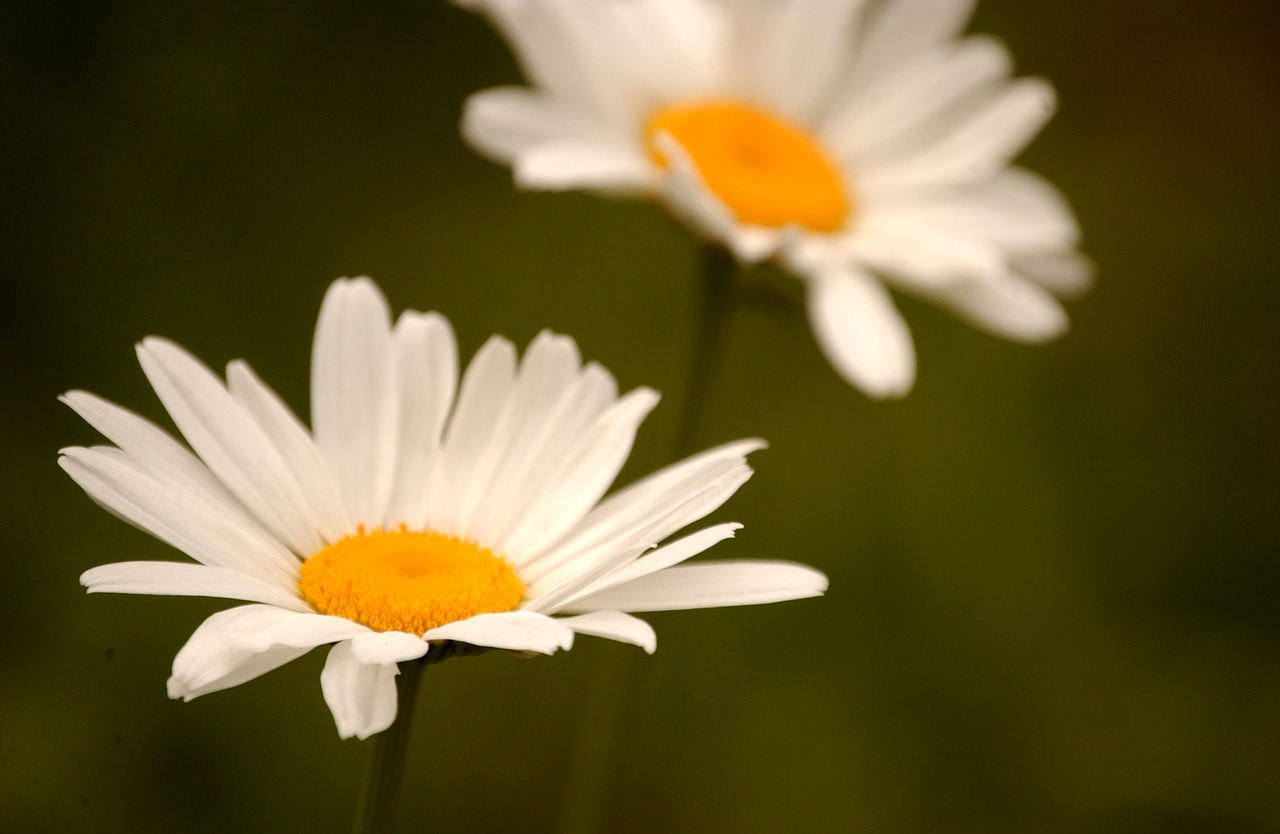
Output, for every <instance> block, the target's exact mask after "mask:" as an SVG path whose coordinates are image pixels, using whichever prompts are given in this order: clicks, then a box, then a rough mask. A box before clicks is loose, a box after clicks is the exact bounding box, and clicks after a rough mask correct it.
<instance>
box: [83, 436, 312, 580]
mask: <svg viewBox="0 0 1280 834" xmlns="http://www.w3.org/2000/svg"><path fill="white" fill-rule="evenodd" d="M58 464H59V465H60V466H61V467H62V468H63V469H64V470H65V471H66V472H67V474H68V475H70V476H71V477H72V479H74V480H75V482H76V483H77V484H79V485H80V487H81V488H82V489H83V490H84V491H85V492H87V493H88V494H89V496H90V497H91V498H93V500H95V501H97V502H98V503H99V504H101V505H102V506H103V507H105V508H106V509H108V510H110V511H111V512H112V513H114V514H116V515H117V516H119V517H120V518H122V519H124V520H125V521H128V522H129V523H130V524H135V525H137V526H138V527H139V528H141V529H143V530H145V531H146V532H148V533H150V534H151V535H153V536H155V537H156V538H158V539H160V540H161V541H163V542H166V543H168V544H170V545H172V546H173V547H176V548H178V549H179V550H181V551H182V552H183V553H186V554H187V555H188V556H190V557H192V558H193V559H195V560H196V561H198V562H201V563H202V564H206V565H210V566H214V567H222V568H228V569H230V570H234V571H237V572H239V573H242V574H245V575H248V576H252V577H256V578H258V579H261V580H263V581H266V582H271V583H273V584H276V585H278V586H281V587H289V586H290V585H292V584H293V583H295V582H297V578H298V560H297V557H295V556H294V555H293V554H292V553H290V552H289V550H288V549H287V548H285V547H284V546H283V545H282V544H280V543H279V542H278V541H275V540H274V539H271V538H269V537H266V536H261V535H259V533H258V531H257V530H256V529H254V528H253V527H249V526H246V525H244V524H243V523H241V521H240V519H239V518H238V517H237V516H236V515H235V514H227V513H225V512H223V508H222V507H220V506H219V505H218V504H216V503H210V502H207V501H206V500H204V499H205V496H202V495H193V494H191V493H189V492H187V491H186V490H185V489H183V488H182V486H181V485H179V484H174V483H172V482H169V481H166V480H165V479H164V477H163V475H162V474H161V473H159V472H157V471H155V470H152V469H150V468H149V467H147V466H145V465H143V464H141V463H139V462H138V461H136V460H134V459H133V458H132V457H131V456H130V455H129V454H128V453H126V452H124V451H122V450H120V449H116V448H112V447H96V448H93V449H80V448H71V449H63V450H62V456H61V457H59V458H58Z"/></svg>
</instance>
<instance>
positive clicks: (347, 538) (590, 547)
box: [59, 278, 827, 738]
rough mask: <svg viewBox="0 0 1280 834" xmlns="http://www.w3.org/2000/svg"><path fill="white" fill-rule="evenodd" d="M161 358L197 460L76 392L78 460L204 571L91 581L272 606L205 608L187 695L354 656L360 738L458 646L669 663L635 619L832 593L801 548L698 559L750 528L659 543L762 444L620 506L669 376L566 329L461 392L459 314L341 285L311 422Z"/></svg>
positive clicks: (317, 349)
mask: <svg viewBox="0 0 1280 834" xmlns="http://www.w3.org/2000/svg"><path fill="white" fill-rule="evenodd" d="M138 359H139V361H140V362H141V364H142V369H143V371H144V372H145V373H146V376H147V379H148V380H149V381H150V382H151V385H152V386H153V387H154V388H155V391H156V394H157V395H158V396H159V397H160V400H161V402H162V403H163V404H164V407H165V408H166V409H167V410H168V412H169V415H170V416H171V417H172V418H173V422H174V423H175V424H176V425H177V427H178V429H179V430H180V431H181V433H182V435H183V437H184V438H185V439H186V441H187V443H188V444H190V448H189V449H188V448H187V446H184V445H183V444H182V443H180V442H179V441H177V440H175V439H174V438H173V437H172V436H170V435H169V434H168V433H166V432H165V431H164V430H162V429H160V428H158V427H157V426H155V425H154V424H152V423H150V422H148V421H147V420H144V419H143V418H142V417H139V416H138V415H136V414H133V413H132V412H129V411H127V410H125V409H123V408H121V407H119V406H117V405H113V404H112V403H109V402H107V401H105V400H103V399H100V398H98V397H96V396H94V395H92V394H89V393H86V392H83V391H72V392H70V393H68V394H66V395H65V396H64V397H63V398H62V399H63V400H64V401H65V402H66V403H67V404H68V405H69V406H71V408H73V409H74V410H75V411H76V412H77V413H78V414H80V415H81V416H82V417H83V418H84V419H85V420H87V421H88V422H89V423H90V424H91V425H92V426H93V427H94V428H96V429H97V430H98V431H100V432H101V433H102V434H103V435H105V436H106V437H107V439H108V440H110V441H111V442H112V443H113V444H114V445H112V446H97V447H93V448H69V449H64V450H63V451H62V454H61V458H60V460H59V462H60V463H61V465H62V467H63V469H65V470H66V471H67V473H68V474H70V475H71V477H72V478H74V479H75V481H76V483H78V484H79V485H80V486H81V487H82V488H83V489H84V490H85V491H86V492H87V493H88V494H89V496H90V497H91V498H93V500H94V501H96V502H98V503H99V504H101V505H102V506H103V507H105V508H106V509H108V510H109V511H111V512H112V513H114V514H116V515H118V516H119V517H121V518H123V519H125V520H126V521H129V522H131V523H133V524H135V525H137V526H138V527H140V528H142V529H143V530H145V531H146V532H148V533H150V534H152V535H153V536H155V537H157V538H159V539H161V540H163V541H165V542H167V543H168V544H170V545H172V546H174V547H176V548H177V549H178V550H181V551H182V552H184V553H185V554H187V555H188V556H190V557H191V558H192V559H194V560H195V561H196V563H198V564H191V563H178V562H122V563H118V564H111V565H103V566H101V567H97V568H93V569H92V570H89V571H88V572H86V573H85V574H84V575H83V576H82V577H81V582H82V583H83V584H84V585H85V586H86V587H87V588H88V590H89V591H90V592H91V593H93V592H112V593H129V594H166V595H181V596H205V597H216V598H224V599H234V600H242V601H244V602H247V603H250V604H248V605H243V606H240V607H237V608H230V609H227V610H224V611H220V612H218V613H216V614H214V615H212V616H211V617H209V618H208V619H207V620H205V621H204V623H203V624H202V625H200V627H199V628H197V629H196V631H195V633H194V634H192V636H191V638H190V640H188V641H187V644H186V645H185V646H184V647H183V648H182V650H181V651H179V652H178V655H177V657H176V658H175V660H174V663H173V676H172V677H171V678H170V679H169V695H170V697H172V698H182V699H184V700H190V699H192V698H195V697H197V696H200V695H204V694H206V693H209V692H215V691H217V690H220V689H226V688H228V687H232V686H236V685H237V684H241V683H244V682H246V681H248V680H251V679H253V678H256V677H258V676H259V675H261V674H263V673H265V672H268V671H270V670H271V669H274V668H276V667H277V666H281V665H283V664H285V663H288V662H289V661H291V660H293V659H294V658H297V657H300V656H301V655H303V654H305V653H307V652H308V651H310V650H311V649H313V648H315V647H317V646H321V645H328V644H332V648H331V649H330V650H329V655H328V659H327V660H326V662H325V665H324V671H323V672H322V673H321V675H320V685H321V689H322V691H323V693H324V698H325V701H326V703H327V704H328V705H329V708H330V710H332V712H333V717H334V720H335V722H336V723H337V727H338V733H339V735H341V736H342V737H344V738H347V737H350V736H358V737H360V738H365V737H367V736H369V735H371V734H373V733H377V732H379V731H381V730H384V729H386V728H387V727H388V726H390V725H391V723H392V722H393V721H394V720H395V715H396V691H395V690H396V685H395V677H396V675H397V673H398V672H397V666H396V664H397V663H402V662H405V661H412V660H416V659H418V658H422V657H423V656H424V655H426V653H427V651H428V649H429V648H430V647H431V646H432V645H433V644H440V643H446V642H451V641H457V642H458V643H463V644H470V645H473V646H478V647H488V648H494V649H506V650H510V651H514V652H536V653H543V654H551V653H554V652H555V651H556V650H557V649H568V648H570V647H571V646H572V644H573V640H574V635H575V634H590V635H595V636H598V637H606V638H610V639H614V640H620V641H623V642H627V643H634V644H636V645H638V646H641V647H643V648H644V649H645V650H646V651H648V652H652V651H653V650H654V646H655V637H654V633H653V630H652V628H650V626H649V625H648V624H646V623H645V622H644V621H642V620H640V619H638V618H636V617H633V616H631V614H630V613H628V612H637V611H658V610H667V609H681V608H701V607H707V606H722V605H746V604H754V603H765V602H774V601H778V600H786V599H797V598H801V597H809V596H817V595H820V594H821V593H823V591H824V590H825V589H826V584H827V583H826V578H825V577H824V576H823V575H822V574H821V573H819V572H818V571H816V570H813V569H811V568H808V567H804V566H801V565H793V564H787V563H782V562H747V561H740V562H727V561H722V562H710V563H697V564H688V565H686V564H681V563H683V562H685V560H687V559H689V557H691V556H695V555H697V554H699V553H701V552H702V551H704V550H706V549H707V548H709V547H710V546H712V545H713V544H715V543H717V542H719V541H722V540H724V539H726V538H729V537H731V536H733V534H734V531H735V530H737V529H738V527H739V525H737V524H716V525H713V526H710V527H707V528H706V529H703V530H700V531H698V532H695V533H692V534H690V535H686V536H684V537H683V538H680V539H677V540H675V541H671V542H668V543H665V544H661V545H660V546H658V544H659V543H660V542H663V540H665V539H667V538H668V537H670V536H671V535H672V534H674V533H676V532H677V531H679V530H681V529H682V528H684V527H686V526H687V525H689V524H691V523H693V522H695V521H697V520H699V519H701V518H702V517H704V516H705V515H707V514H708V513H710V512H712V511H713V510H715V509H716V508H717V507H719V506H720V505H721V504H722V503H723V502H724V501H725V500H726V499H727V498H728V497H729V496H730V495H732V494H733V493H734V491H735V490H737V489H738V487H739V486H741V485H742V484H743V482H745V481H746V480H747V478H748V477H750V475H751V470H750V469H749V468H748V467H747V464H746V460H745V456H746V455H747V453H749V452H751V451H752V450H755V449H758V448H760V447H761V446H762V445H763V444H762V443H761V442H760V441H756V440H743V441H739V442H736V443H730V444H727V445H725V446H721V447H719V448H716V449H712V450H710V451H707V452H704V453H702V454H699V455H696V456H694V457H691V458H689V459H687V460H685V461H683V462H681V463H678V464H675V465H673V466H671V467H669V468H667V469H664V470H661V471H659V472H657V473H655V474H653V475H650V476H649V477H647V478H644V479H642V480H640V481H638V482H636V483H634V484H632V485H631V486H629V487H627V488H625V489H622V490H619V491H617V492H614V493H613V494H612V495H610V496H609V497H607V498H603V500H602V497H603V496H604V493H605V492H606V490H608V488H609V486H610V484H611V483H612V482H613V480H614V478H615V477H616V476H617V474H618V470H619V469H620V468H621V467H622V465H623V463H624V462H625V461H626V459H627V456H628V454H629V453H630V450H631V444H632V441H633V438H634V436H635V433H636V430H637V429H638V427H639V425H640V422H641V421H642V420H643V419H644V418H645V416H646V415H647V414H648V413H649V411H650V409H652V408H653V407H654V405H655V404H656V403H657V400H658V397H657V394H655V393H654V392H653V391H652V390H650V389H648V388H637V389H635V390H633V391H631V392H629V393H627V394H625V395H622V396H619V395H618V392H617V386H616V383H615V382H614V379H613V377H612V376H611V375H610V374H609V372H608V371H606V370H605V369H604V368H602V367H600V366H599V365H597V364H595V363H587V364H585V365H584V364H583V363H582V362H581V359H580V357H579V355H578V349H577V346H576V345H575V344H574V342H573V340H572V339H570V338H568V337H565V336H560V335H554V334H551V333H547V332H544V333H542V334H541V335H539V336H538V337H537V338H536V339H534V340H533V343H532V344H531V345H530V346H529V348H528V349H527V350H526V351H525V354H524V358H523V359H522V360H520V361H519V362H517V358H516V351H515V349H514V348H513V347H512V345H511V343H510V342H508V341H506V340H505V339H502V338H500V337H494V338H492V339H490V340H489V341H488V342H487V343H486V344H485V345H484V346H483V347H482V348H481V349H480V351H479V352H478V353H477V354H476V356H475V358H474V359H472V361H471V363H470V364H469V365H468V366H467V368H466V371H465V372H464V373H463V374H462V375H461V381H460V382H459V379H458V377H459V374H458V361H457V348H456V346H455V342H454V337H453V331H452V329H451V328H450V326H449V323H448V321H447V320H446V319H444V318H443V317H442V316H440V315H438V314H435V313H427V314H421V313H417V312H406V313H404V314H403V315H402V316H400V318H399V319H398V320H397V321H396V322H395V324H394V326H393V325H392V323H391V315H390V311H389V309H388V306H387V302H386V300H385V299H384V298H383V296H382V294H381V292H380V291H379V290H378V289H377V287H376V286H375V285H374V284H373V283H372V282H371V281H369V280H368V279H365V278H357V279H354V280H346V279H343V280H340V281H338V282H336V283H334V284H333V285H332V286H331V287H330V289H329V291H328V293H327V294H326V295H325V299H324V303H323V305H322V307H321V310H320V319H319V323H318V324H317V326H316V336H315V343H314V347H313V351H312V368H311V418H312V423H313V425H312V427H311V429H310V430H308V429H307V428H306V426H305V425H304V424H303V423H302V422H301V421H300V420H299V419H298V418H297V417H296V416H294V414H293V412H291V411H290V410H289V408H288V406H286V405H285V404H284V402H283V401H282V400H281V399H280V398H279V397H278V396H277V395H276V394H275V393H274V392H273V391H272V390H271V389H270V388H268V387H267V386H266V385H265V384H263V383H262V382H261V381H260V380H259V378H258V377H257V376H256V375H255V374H254V373H253V371H252V370H250V368H249V366H248V365H247V364H245V363H244V362H243V361H240V360H237V361H234V362H232V363H230V364H229V365H228V367H227V376H226V382H225V383H224V382H223V381H222V380H221V379H219V378H218V377H217V376H216V375H215V374H214V373H213V372H211V371H210V370H209V369H208V368H207V367H206V366H205V365H203V364H201V363H200V361H199V360H197V359H195V358H194V357H192V356H191V355H190V354H189V353H187V352H186V351H184V350H183V349H182V348H180V347H179V346H177V345H176V344H174V343H172V342H169V341H167V340H165V339H161V338H156V337H150V338H147V339H144V340H143V341H142V343H141V344H140V345H139V346H138Z"/></svg>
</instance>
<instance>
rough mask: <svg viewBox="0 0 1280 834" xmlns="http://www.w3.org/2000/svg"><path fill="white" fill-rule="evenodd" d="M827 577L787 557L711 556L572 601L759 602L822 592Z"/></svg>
mask: <svg viewBox="0 0 1280 834" xmlns="http://www.w3.org/2000/svg"><path fill="white" fill-rule="evenodd" d="M826 590H827V577H826V576H825V575H823V573H822V572H821V571H817V570H814V569H813V568H810V567H807V566H805V565H795V564H790V563H787V562H711V563H708V564H698V565H679V566H677V567H674V568H668V569H667V570H663V571H658V572H657V573H651V574H649V575H648V576H643V577H641V578H639V579H637V580H635V581H634V582H629V583H627V584H626V585H618V586H616V587H613V588H608V589H606V590H604V591H601V592H599V593H597V594H593V595H591V596H589V597H587V598H585V599H582V600H579V601H577V602H575V603H574V604H573V609H574V610H577V611H601V610H617V611H675V610H680V609H687V608H716V607H720V606H727V605H758V604H761V603H768V602H782V601H784V600H790V599H803V598H805V597H815V596H820V595H822V594H823V593H824V592H825V591H826Z"/></svg>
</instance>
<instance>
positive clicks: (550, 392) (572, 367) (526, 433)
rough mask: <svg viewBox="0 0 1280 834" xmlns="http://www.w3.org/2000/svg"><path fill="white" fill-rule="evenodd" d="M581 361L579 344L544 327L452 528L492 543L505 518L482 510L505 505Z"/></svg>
mask: <svg viewBox="0 0 1280 834" xmlns="http://www.w3.org/2000/svg"><path fill="white" fill-rule="evenodd" d="M581 362H582V358H581V356H580V355H579V353H578V346H577V344H575V343H574V341H573V339H570V338H569V337H567V336H558V335H556V334H554V333H551V332H550V331H546V330H544V331H542V332H541V333H539V334H538V335H537V336H536V337H535V338H534V340H533V342H532V343H531V344H530V345H529V348H528V349H527V350H526V351H525V355H524V359H523V361H522V362H521V363H520V368H519V372H518V374H517V377H516V381H515V385H514V386H513V387H512V390H511V394H510V396H508V397H507V401H506V404H505V405H504V406H503V409H502V414H501V416H500V417H499V419H498V422H497V424H496V425H495V426H494V428H493V431H492V433H491V435H490V437H489V442H488V443H487V445H486V446H485V447H484V450H483V451H482V452H481V453H480V454H479V455H478V456H477V458H476V461H475V464H474V465H473V466H472V468H471V471H470V473H468V482H467V485H466V490H465V491H464V493H463V494H462V496H461V501H460V505H459V510H458V516H457V519H456V522H455V527H454V529H455V532H456V533H457V534H458V535H461V536H464V537H467V538H470V539H472V540H474V541H483V542H488V543H494V542H493V539H492V538H491V537H490V535H489V533H490V532H491V529H490V528H491V527H492V526H494V524H495V523H496V524H499V525H503V524H505V522H506V521H507V519H502V518H494V516H493V515H492V513H491V512H486V510H490V511H492V510H493V509H495V508H497V509H505V508H507V507H508V506H509V505H508V504H507V500H506V496H507V495H509V492H508V490H509V489H510V488H511V485H512V481H514V480H516V479H517V478H518V477H519V474H520V473H522V472H523V471H524V469H525V467H527V465H528V464H529V462H530V461H531V459H532V458H533V457H535V456H536V455H537V453H538V451H539V449H540V447H541V445H542V443H541V440H542V438H543V437H544V436H545V435H546V433H547V431H548V428H549V427H548V425H547V422H548V420H549V419H550V418H552V417H554V416H555V415H556V405H557V403H558V402H559V401H560V400H561V398H562V397H563V396H564V395H565V393H566V392H567V391H569V390H570V389H571V388H572V387H573V386H574V383H575V382H576V381H577V377H578V369H579V366H580V365H581ZM542 486H543V487H545V484H543V485H542ZM478 517H481V519H482V520H483V521H484V522H486V527H485V529H484V531H483V532H482V531H481V530H480V529H478V528H477V527H476V525H475V522H476V521H477V518H478Z"/></svg>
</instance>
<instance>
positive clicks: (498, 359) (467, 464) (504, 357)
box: [427, 336, 516, 534]
mask: <svg viewBox="0 0 1280 834" xmlns="http://www.w3.org/2000/svg"><path fill="white" fill-rule="evenodd" d="M515 375H516V351H515V348H514V347H512V345H511V343H510V342H508V341H507V340H506V339H503V338H502V337H500V336H494V337H492V338H490V339H489V340H488V341H487V342H485V344H484V346H483V347H481V348H480V350H479V351H478V352H477V353H476V355H475V357H474V358H473V359H472V360H471V364H469V365H468V366H467V370H466V373H465V374H463V377H462V386H461V388H460V389H459V392H458V401H457V406H456V407H455V408H454V410H453V416H452V417H450V418H449V426H448V429H447V430H446V433H445V439H444V445H443V447H442V449H441V460H440V466H439V467H438V470H437V471H438V474H437V475H436V477H435V480H434V482H433V483H432V484H431V485H430V492H429V498H428V509H427V523H428V524H429V525H430V526H431V528H432V529H434V530H436V531H437V532H441V533H450V534H453V533H456V532H457V524H458V516H459V513H460V511H461V506H462V496H463V495H464V494H465V493H466V490H467V488H468V486H469V484H470V480H471V476H472V473H473V472H474V471H475V466H476V462H477V461H478V460H479V458H480V455H481V454H482V453H483V452H484V449H485V447H486V446H487V445H488V444H489V442H490V441H491V439H492V436H493V431H494V427H495V426H497V424H498V421H499V420H500V419H501V417H502V414H503V410H504V407H505V405H506V402H507V397H509V396H510V395H511V389H512V386H514V385H515Z"/></svg>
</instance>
